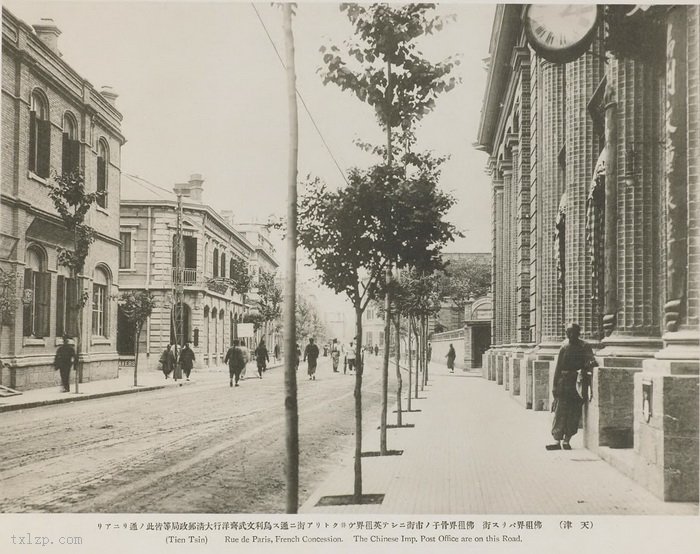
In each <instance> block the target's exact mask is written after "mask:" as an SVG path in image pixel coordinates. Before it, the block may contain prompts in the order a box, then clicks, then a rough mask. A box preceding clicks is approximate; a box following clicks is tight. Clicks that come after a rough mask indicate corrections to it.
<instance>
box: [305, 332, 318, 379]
mask: <svg viewBox="0 0 700 554" xmlns="http://www.w3.org/2000/svg"><path fill="white" fill-rule="evenodd" d="M318 354H319V352H318V346H316V345H315V344H314V339H309V344H307V345H306V349H305V350H304V361H306V360H308V361H309V379H312V380H314V381H315V380H316V362H317V361H318Z"/></svg>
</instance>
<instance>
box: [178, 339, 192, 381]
mask: <svg viewBox="0 0 700 554" xmlns="http://www.w3.org/2000/svg"><path fill="white" fill-rule="evenodd" d="M180 364H181V365H182V371H184V372H185V377H186V378H187V380H188V381H189V380H190V372H191V371H192V367H193V366H194V352H193V351H192V349H191V348H190V343H189V342H186V343H185V346H184V348H183V349H182V352H180Z"/></svg>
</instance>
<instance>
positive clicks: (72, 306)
mask: <svg viewBox="0 0 700 554" xmlns="http://www.w3.org/2000/svg"><path fill="white" fill-rule="evenodd" d="M75 287H76V284H75V279H66V328H65V333H66V334H67V335H69V336H71V337H75V336H76V335H77V334H78V300H77V298H78V295H77V291H76V290H75Z"/></svg>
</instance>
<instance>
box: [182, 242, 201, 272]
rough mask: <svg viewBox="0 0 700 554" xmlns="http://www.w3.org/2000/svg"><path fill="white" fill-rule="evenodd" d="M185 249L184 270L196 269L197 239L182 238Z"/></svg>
mask: <svg viewBox="0 0 700 554" xmlns="http://www.w3.org/2000/svg"><path fill="white" fill-rule="evenodd" d="M182 240H183V246H184V248H185V259H184V262H185V269H197V239H196V238H195V237H182Z"/></svg>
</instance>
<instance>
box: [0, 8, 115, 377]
mask: <svg viewBox="0 0 700 554" xmlns="http://www.w3.org/2000/svg"><path fill="white" fill-rule="evenodd" d="M59 35H60V30H59V29H58V28H57V27H56V26H55V25H54V24H53V21H51V20H42V21H41V22H40V23H39V24H37V25H34V26H33V27H32V26H29V25H27V24H26V23H24V22H22V21H20V20H19V19H17V18H16V17H15V16H14V15H13V14H12V13H11V12H9V11H8V10H6V9H4V8H3V11H2V46H3V48H2V184H1V191H2V197H1V198H2V201H1V203H0V224H1V228H0V269H2V271H3V273H4V274H5V275H12V276H14V277H16V283H17V286H16V288H15V286H14V284H13V285H12V286H9V287H6V288H5V291H4V293H3V294H4V295H5V296H6V297H7V298H8V299H9V300H10V301H11V302H10V303H11V304H13V307H14V310H12V311H9V312H7V313H5V314H4V317H3V321H2V322H1V323H0V354H1V356H2V360H3V362H4V364H5V366H6V367H4V368H3V369H0V384H2V385H4V386H9V387H11V388H14V389H19V390H25V389H31V388H38V387H45V386H51V385H54V384H56V385H57V384H58V383H59V381H60V379H59V376H58V375H57V374H56V372H55V371H54V368H53V359H54V354H55V351H56V347H57V346H58V345H59V344H60V342H61V337H62V336H63V335H64V334H67V335H70V336H75V334H76V333H77V323H76V322H77V315H76V314H75V313H74V312H75V310H76V308H75V306H76V304H77V302H76V290H75V288H76V287H75V285H74V282H73V280H72V279H71V278H70V272H69V270H68V268H66V267H64V266H62V265H61V264H59V262H58V253H59V249H66V250H72V249H73V236H72V235H71V233H70V232H68V231H67V230H66V228H65V227H64V226H63V223H62V220H61V219H60V218H59V216H58V213H57V211H56V210H55V208H54V205H53V202H52V201H51V199H50V197H49V194H48V192H49V190H50V186H51V183H52V180H53V176H54V175H55V174H62V173H67V172H70V171H74V170H80V171H81V172H82V173H83V175H84V179H85V187H86V189H87V191H88V192H95V191H103V192H104V195H103V196H102V197H101V199H100V200H98V202H97V205H96V206H94V207H93V208H92V209H91V210H90V211H89V213H88V214H87V216H86V221H85V223H86V224H87V225H89V226H91V227H92V228H93V229H94V230H95V241H94V243H93V244H92V245H91V247H90V252H89V255H88V257H87V260H86V262H85V268H84V272H83V274H82V275H80V276H79V279H80V280H81V282H82V285H83V286H82V288H83V291H84V293H85V294H86V296H87V303H86V304H85V307H84V308H83V310H82V321H81V325H82V334H81V345H82V346H81V355H80V359H81V362H82V363H81V364H80V366H79V367H80V368H81V375H80V379H81V380H82V381H91V380H95V379H102V378H113V377H117V373H118V363H117V360H118V357H117V342H116V336H117V304H116V300H115V298H116V293H117V291H118V271H117V265H118V259H119V191H120V178H121V171H120V164H121V147H122V145H123V144H124V142H125V139H124V137H123V136H122V134H121V121H122V115H121V113H120V112H119V111H118V110H117V108H116V107H115V100H116V98H117V95H116V94H115V93H114V92H113V91H112V90H111V89H110V88H109V87H106V88H103V90H102V92H98V91H97V90H95V89H94V88H93V86H92V85H91V84H90V83H89V82H88V81H86V80H85V79H84V78H83V77H82V76H80V75H78V74H77V73H76V72H75V71H74V70H73V69H72V68H71V67H70V65H68V63H67V62H66V61H65V60H64V59H63V58H62V57H61V55H60V52H59V51H58V36H59Z"/></svg>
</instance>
